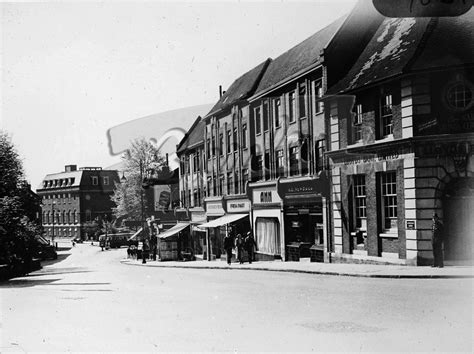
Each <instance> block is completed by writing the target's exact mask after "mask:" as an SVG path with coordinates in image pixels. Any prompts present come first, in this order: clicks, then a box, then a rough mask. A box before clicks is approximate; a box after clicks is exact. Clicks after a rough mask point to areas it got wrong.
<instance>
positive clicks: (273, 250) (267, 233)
mask: <svg viewBox="0 0 474 354" xmlns="http://www.w3.org/2000/svg"><path fill="white" fill-rule="evenodd" d="M255 225H256V226H255V229H256V230H255V242H256V243H257V247H258V252H260V253H265V254H271V255H281V247H280V223H279V222H278V219H276V218H261V217H258V218H257V219H256V220H255Z"/></svg>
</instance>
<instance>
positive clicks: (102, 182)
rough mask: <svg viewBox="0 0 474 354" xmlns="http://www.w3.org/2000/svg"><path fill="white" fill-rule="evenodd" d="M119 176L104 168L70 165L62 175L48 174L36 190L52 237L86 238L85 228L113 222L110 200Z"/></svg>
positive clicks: (112, 204) (48, 232) (46, 227)
mask: <svg viewBox="0 0 474 354" xmlns="http://www.w3.org/2000/svg"><path fill="white" fill-rule="evenodd" d="M118 182H119V176H118V173H117V171H115V170H102V168H101V167H81V168H79V170H78V169H77V166H76V165H67V166H65V170H64V171H63V172H59V173H54V174H48V175H46V177H45V178H44V179H43V181H42V182H41V185H40V186H39V187H38V189H37V190H36V192H37V194H38V195H39V196H40V197H41V198H42V221H43V227H44V230H45V233H46V235H47V236H49V237H51V236H54V237H82V238H84V237H85V232H84V225H85V224H86V223H88V222H92V221H94V220H98V219H102V220H105V219H107V220H112V208H113V207H114V206H115V204H114V203H113V202H112V201H111V200H110V197H111V195H112V194H113V189H114V185H115V183H118Z"/></svg>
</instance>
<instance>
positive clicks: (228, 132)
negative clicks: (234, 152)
mask: <svg viewBox="0 0 474 354" xmlns="http://www.w3.org/2000/svg"><path fill="white" fill-rule="evenodd" d="M231 135H232V134H231V132H230V130H228V131H227V141H226V145H227V153H228V154H229V153H230V139H231Z"/></svg>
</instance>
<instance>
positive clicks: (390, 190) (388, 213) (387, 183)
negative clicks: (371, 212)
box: [380, 171, 398, 232]
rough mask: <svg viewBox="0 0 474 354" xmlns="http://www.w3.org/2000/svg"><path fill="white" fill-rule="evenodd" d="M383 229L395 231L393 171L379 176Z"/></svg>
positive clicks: (394, 174) (395, 180)
mask: <svg viewBox="0 0 474 354" xmlns="http://www.w3.org/2000/svg"><path fill="white" fill-rule="evenodd" d="M380 184H381V186H380V191H381V205H382V215H383V218H382V220H383V229H384V231H385V232H390V231H392V230H396V229H397V227H398V226H397V176H396V173H395V172H394V171H392V172H384V173H381V175H380Z"/></svg>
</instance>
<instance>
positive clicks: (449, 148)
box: [417, 142, 472, 157]
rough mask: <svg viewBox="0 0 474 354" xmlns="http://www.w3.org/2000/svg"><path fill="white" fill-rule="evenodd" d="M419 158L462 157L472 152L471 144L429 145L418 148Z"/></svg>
mask: <svg viewBox="0 0 474 354" xmlns="http://www.w3.org/2000/svg"><path fill="white" fill-rule="evenodd" d="M417 150H418V151H417V155H419V156H425V157H426V156H458V155H459V156H460V155H469V154H471V152H472V145H471V143H470V142H459V143H444V144H443V143H438V144H427V145H424V146H419V147H418V148H417Z"/></svg>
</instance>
